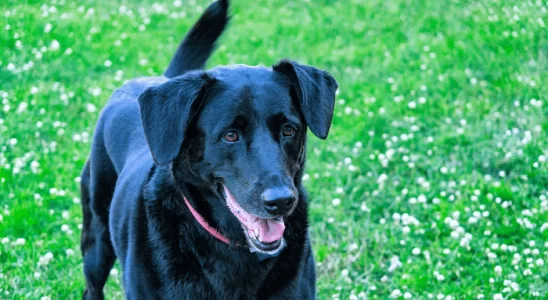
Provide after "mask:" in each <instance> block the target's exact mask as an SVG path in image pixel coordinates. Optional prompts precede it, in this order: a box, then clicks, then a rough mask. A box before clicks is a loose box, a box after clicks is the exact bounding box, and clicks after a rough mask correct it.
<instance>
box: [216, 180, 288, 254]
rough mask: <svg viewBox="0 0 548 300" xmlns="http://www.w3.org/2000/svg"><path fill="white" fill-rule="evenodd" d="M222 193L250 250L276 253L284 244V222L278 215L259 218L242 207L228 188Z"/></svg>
mask: <svg viewBox="0 0 548 300" xmlns="http://www.w3.org/2000/svg"><path fill="white" fill-rule="evenodd" d="M224 194H225V199H226V203H227V206H228V208H229V210H230V211H231V212H232V214H234V216H235V217H236V218H237V219H238V221H239V222H240V224H241V225H242V228H243V231H244V234H245V236H246V239H247V243H248V245H249V249H250V251H251V252H259V253H263V254H267V255H277V254H278V253H279V252H280V251H281V250H282V249H283V248H284V247H285V245H286V243H285V239H284V236H283V234H284V231H285V223H284V219H283V218H282V217H281V216H280V217H276V218H271V219H264V218H259V217H257V216H255V215H253V214H251V213H249V212H247V211H245V209H243V208H242V207H241V206H240V205H239V204H238V202H237V201H236V199H235V198H234V196H233V195H232V194H231V193H230V191H229V190H228V188H227V187H226V186H224Z"/></svg>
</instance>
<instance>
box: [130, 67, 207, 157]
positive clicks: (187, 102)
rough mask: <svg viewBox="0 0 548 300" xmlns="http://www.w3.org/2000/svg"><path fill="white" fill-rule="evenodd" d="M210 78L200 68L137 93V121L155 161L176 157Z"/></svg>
mask: <svg viewBox="0 0 548 300" xmlns="http://www.w3.org/2000/svg"><path fill="white" fill-rule="evenodd" d="M211 82H213V79H211V78H210V77H209V76H208V75H207V74H206V73H204V72H190V73H187V74H185V75H183V76H179V77H176V78H174V79H171V80H169V81H167V82H165V83H163V84H161V85H158V86H154V87H150V88H148V89H147V90H145V91H144V92H143V93H142V94H141V95H140V96H139V106H140V110H141V122H142V124H143V129H144V131H145V137H146V140H147V143H148V146H149V148H150V152H151V153H152V157H153V158H154V161H155V162H156V164H158V165H167V164H169V163H170V162H172V161H173V160H174V159H175V157H177V155H178V154H179V150H180V148H181V145H182V144H183V140H184V139H185V132H186V129H187V127H188V125H189V124H190V122H191V120H192V118H193V117H194V114H195V113H196V111H197V107H198V106H199V103H200V102H201V100H202V98H204V95H205V90H206V86H207V85H208V84H209V83H211Z"/></svg>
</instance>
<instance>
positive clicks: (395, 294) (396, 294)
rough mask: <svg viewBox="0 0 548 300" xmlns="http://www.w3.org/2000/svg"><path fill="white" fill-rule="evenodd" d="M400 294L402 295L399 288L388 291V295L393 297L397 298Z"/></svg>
mask: <svg viewBox="0 0 548 300" xmlns="http://www.w3.org/2000/svg"><path fill="white" fill-rule="evenodd" d="M401 296H402V293H401V291H400V290H399V289H395V290H393V291H392V293H390V297H391V298H394V299H397V298H399V297H401Z"/></svg>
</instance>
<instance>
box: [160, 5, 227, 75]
mask: <svg viewBox="0 0 548 300" xmlns="http://www.w3.org/2000/svg"><path fill="white" fill-rule="evenodd" d="M229 19H230V18H229V16H228V0H218V1H215V2H213V3H212V4H210V5H209V7H208V8H207V9H206V11H205V12H204V13H203V15H202V16H201V17H200V19H199V20H198V22H196V24H194V26H193V27H192V28H191V29H190V31H189V32H188V33H187V35H186V36H185V38H184V40H183V42H182V43H181V44H180V45H179V48H177V52H176V53H175V56H173V58H172V59H171V62H170V63H169V66H168V67H167V69H166V71H165V72H164V76H166V77H167V78H173V77H175V76H179V75H182V74H184V73H185V72H188V71H191V70H198V69H203V68H204V66H205V64H206V62H207V60H208V59H209V57H210V56H211V53H212V52H213V50H214V49H215V44H216V42H217V39H218V38H219V37H220V36H221V34H222V33H223V31H224V29H225V27H226V25H227V24H228V20H229Z"/></svg>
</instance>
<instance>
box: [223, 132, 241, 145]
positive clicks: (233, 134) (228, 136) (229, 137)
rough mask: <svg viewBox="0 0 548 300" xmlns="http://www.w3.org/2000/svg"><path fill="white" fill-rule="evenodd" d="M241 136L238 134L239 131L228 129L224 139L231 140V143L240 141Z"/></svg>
mask: <svg viewBox="0 0 548 300" xmlns="http://www.w3.org/2000/svg"><path fill="white" fill-rule="evenodd" d="M239 138H240V137H239V136H238V132H237V131H236V130H234V129H232V130H229V131H227V132H226V133H225V134H224V135H223V139H224V140H225V141H227V142H231V143H234V142H236V141H238V139H239Z"/></svg>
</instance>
